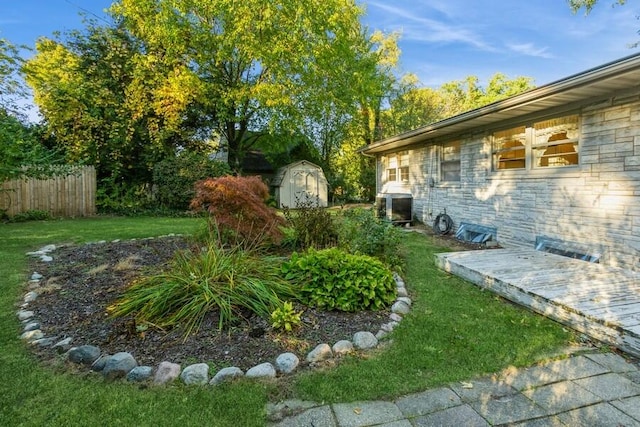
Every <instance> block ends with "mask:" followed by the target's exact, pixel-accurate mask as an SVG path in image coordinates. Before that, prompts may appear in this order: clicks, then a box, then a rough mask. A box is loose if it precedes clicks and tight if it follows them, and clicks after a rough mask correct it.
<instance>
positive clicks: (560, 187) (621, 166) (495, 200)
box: [377, 95, 640, 270]
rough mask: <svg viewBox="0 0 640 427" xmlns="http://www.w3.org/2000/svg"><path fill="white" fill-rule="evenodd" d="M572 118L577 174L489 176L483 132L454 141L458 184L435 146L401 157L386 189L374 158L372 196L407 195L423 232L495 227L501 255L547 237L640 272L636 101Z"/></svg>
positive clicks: (487, 138)
mask: <svg viewBox="0 0 640 427" xmlns="http://www.w3.org/2000/svg"><path fill="white" fill-rule="evenodd" d="M574 112H575V111H574ZM577 113H578V114H579V165H577V166H566V167H557V168H544V169H543V168H538V169H527V170H501V171H494V170H493V169H492V132H488V131H487V132H480V133H477V134H474V135H466V136H464V137H462V138H460V139H459V140H460V143H461V144H460V181H459V182H443V181H442V180H441V179H440V170H439V167H440V158H441V150H442V148H441V147H442V146H441V143H442V141H440V142H438V143H436V144H428V145H415V146H413V147H411V148H409V149H408V151H409V158H410V162H409V180H408V182H404V183H397V182H394V183H388V182H385V175H384V173H385V167H386V165H385V157H384V156H378V165H377V170H378V183H377V184H378V187H377V188H378V191H379V193H390V192H394V193H410V194H411V195H412V196H413V216H414V218H416V219H418V220H420V221H422V222H424V223H425V224H427V225H432V224H433V221H434V219H435V217H436V216H437V215H438V214H440V213H445V212H446V213H447V214H448V215H449V216H450V217H451V218H452V219H453V221H454V231H455V230H456V229H457V227H458V226H459V224H460V223H461V222H469V223H474V224H480V225H484V226H489V227H495V228H496V229H497V240H498V242H499V243H500V244H501V245H502V246H505V247H508V246H525V247H533V246H534V244H535V241H536V237H538V236H546V237H550V238H554V239H560V240H562V241H565V242H571V243H578V244H581V245H585V246H590V247H594V248H599V249H601V250H602V257H601V261H600V262H603V263H606V264H609V265H614V266H620V267H624V268H631V269H634V270H640V96H638V95H635V96H632V97H629V98H626V100H623V101H612V100H609V101H606V102H602V103H599V104H598V105H594V106H588V107H582V108H580V109H579V111H577ZM405 150H406V149H405ZM389 154H390V153H385V156H389ZM429 178H432V180H433V186H431V185H430V184H429Z"/></svg>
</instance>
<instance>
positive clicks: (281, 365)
mask: <svg viewBox="0 0 640 427" xmlns="http://www.w3.org/2000/svg"><path fill="white" fill-rule="evenodd" d="M299 363H300V359H298V356H296V355H295V354H293V353H282V354H281V355H279V356H278V357H277V358H276V369H277V370H278V372H282V373H283V374H290V373H291V372H293V371H295V369H296V368H297V367H298V364H299Z"/></svg>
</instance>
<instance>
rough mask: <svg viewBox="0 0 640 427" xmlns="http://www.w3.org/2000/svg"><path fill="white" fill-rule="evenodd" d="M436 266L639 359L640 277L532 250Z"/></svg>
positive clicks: (463, 255) (476, 255)
mask: <svg viewBox="0 0 640 427" xmlns="http://www.w3.org/2000/svg"><path fill="white" fill-rule="evenodd" d="M436 265H438V267H440V268H441V269H443V270H445V271H447V272H449V273H452V274H454V275H456V276H460V277H462V278H464V279H466V280H469V281H470V282H472V283H474V284H476V285H478V286H480V287H482V288H486V289H488V290H491V291H493V292H495V293H497V294H499V295H501V296H503V297H504V298H507V299H509V300H511V301H513V302H515V303H518V304H521V305H523V306H526V307H529V308H530V309H532V310H534V311H536V312H538V313H541V314H543V315H545V316H548V317H550V318H552V319H555V320H557V321H558V322H560V323H562V324H565V325H567V326H569V327H571V328H573V329H576V330H578V331H580V332H582V333H585V334H587V335H588V336H590V337H592V338H594V339H596V340H599V341H602V342H605V343H607V344H611V345H613V346H615V347H617V348H619V349H620V350H623V351H625V352H627V353H630V354H632V355H634V356H636V357H640V273H639V272H633V271H630V270H624V269H620V268H615V267H608V266H604V265H600V264H593V263H588V262H585V261H580V260H575V259H571V258H567V257H563V256H560V255H554V254H549V253H545V252H539V251H535V250H533V249H491V250H481V251H467V252H449V253H442V254H438V255H436Z"/></svg>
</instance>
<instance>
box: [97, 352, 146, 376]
mask: <svg viewBox="0 0 640 427" xmlns="http://www.w3.org/2000/svg"><path fill="white" fill-rule="evenodd" d="M136 366H138V362H136V359H135V358H134V357H133V356H132V355H131V353H127V352H125V351H121V352H120V353H116V354H114V355H113V356H111V357H110V358H109V360H107V363H106V364H105V365H104V369H103V370H102V375H104V376H105V378H109V379H116V378H124V377H126V376H127V374H128V373H129V372H130V371H131V370H132V369H133V368H135V367H136Z"/></svg>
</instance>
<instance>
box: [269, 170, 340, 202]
mask: <svg viewBox="0 0 640 427" xmlns="http://www.w3.org/2000/svg"><path fill="white" fill-rule="evenodd" d="M271 186H272V187H274V189H275V197H276V201H277V203H278V207H279V208H282V207H285V206H286V207H290V208H295V207H297V206H299V204H300V203H302V202H311V203H314V204H317V205H318V206H320V207H326V206H327V201H328V196H327V178H326V177H325V176H324V172H323V170H322V168H321V167H320V166H318V165H316V164H313V163H311V162H309V161H306V160H301V161H298V162H295V163H291V164H289V165H287V166H284V167H282V168H280V169H279V170H278V172H277V173H276V176H275V177H274V178H273V181H272V183H271Z"/></svg>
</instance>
